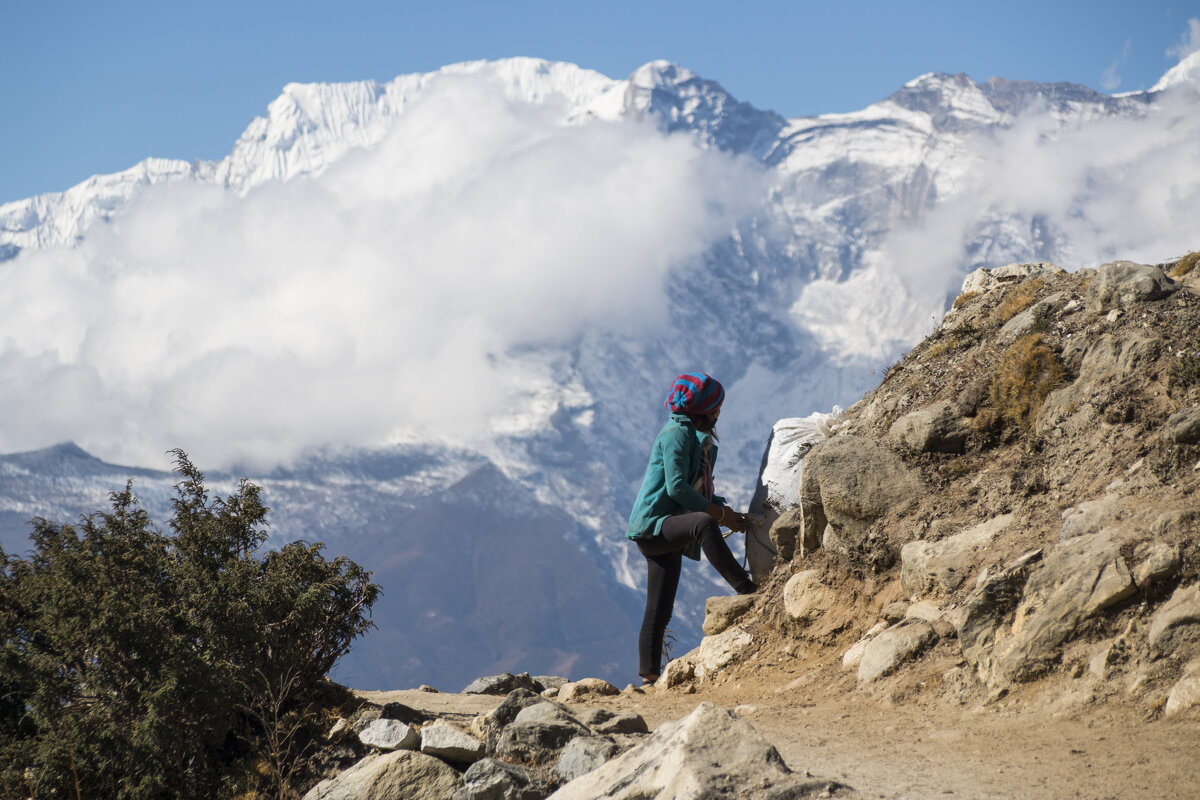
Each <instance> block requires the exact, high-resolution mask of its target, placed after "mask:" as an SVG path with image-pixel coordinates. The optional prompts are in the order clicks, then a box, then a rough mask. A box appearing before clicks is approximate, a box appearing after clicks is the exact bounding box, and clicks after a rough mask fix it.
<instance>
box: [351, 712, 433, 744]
mask: <svg viewBox="0 0 1200 800" xmlns="http://www.w3.org/2000/svg"><path fill="white" fill-rule="evenodd" d="M358 740H359V741H360V742H362V743H363V744H365V745H367V746H368V747H378V748H379V749H380V750H416V749H417V748H418V747H420V746H421V734H420V733H418V732H417V729H416V728H415V727H413V726H412V725H409V724H408V723H406V722H401V721H400V720H396V719H377V720H375V721H374V722H372V723H371V724H370V725H368V726H367V727H365V728H363V729H362V730H361V731H359V734H358Z"/></svg>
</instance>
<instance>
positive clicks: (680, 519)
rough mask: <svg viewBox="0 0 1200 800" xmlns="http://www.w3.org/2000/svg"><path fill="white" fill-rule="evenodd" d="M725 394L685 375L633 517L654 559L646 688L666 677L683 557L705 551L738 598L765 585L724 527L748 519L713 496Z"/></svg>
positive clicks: (645, 635)
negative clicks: (736, 553)
mask: <svg viewBox="0 0 1200 800" xmlns="http://www.w3.org/2000/svg"><path fill="white" fill-rule="evenodd" d="M724 400H725V390H724V388H722V387H721V384H720V382H718V381H717V380H716V379H715V378H712V377H710V376H708V375H705V374H703V373H688V374H686V375H680V376H679V377H678V378H677V379H676V380H675V384H674V385H673V386H672V387H671V392H670V394H668V395H667V402H666V406H667V409H668V410H669V411H670V412H671V417H670V419H669V420H667V424H666V425H664V426H663V429H662V430H661V431H659V434H658V438H656V439H655V440H654V448H653V450H652V451H651V453H650V463H649V465H647V467H646V477H645V478H644V479H643V480H642V488H641V491H639V492H638V497H637V501H636V502H635V503H634V505H633V513H632V514H630V515H629V527H628V529H627V530H626V532H625V537H626V538H627V539H631V540H633V542H634V543H635V544H636V545H637V548H638V550H640V551H641V553H642V555H644V556H645V557H646V614H645V616H644V617H643V618H642V630H641V634H640V635H639V636H638V673H639V674H640V675H641V676H642V683H643V685H645V684H650V683H654V682H655V681H656V680H658V677H659V674H660V673H661V672H662V663H661V661H662V648H663V634H664V633H665V632H666V629H667V622H668V621H670V619H671V612H672V611H673V610H674V607H675V590H676V589H677V588H678V587H679V573H680V571H681V570H682V568H683V561H682V556H684V555H686V556H687V557H688V558H691V559H694V560H696V561H699V560H700V551H701V550H703V551H704V555H705V556H707V557H708V562H709V563H710V564H712V565H713V566H714V567H716V570H717V572H719V573H720V574H721V577H722V578H724V579H725V580H726V581H728V583H729V585H730V586H732V587H733V589H734V591H736V592H737V593H738V594H750V593H751V592H754V591H757V589H758V587H757V586H756V585H755V584H754V581H752V580H751V579H750V575H749V574H748V573H747V572H746V570H744V569H742V567H741V565H740V564H738V562H737V559H736V558H734V557H733V553H731V552H729V546H728V545H726V544H725V539H724V537H722V536H721V528H720V526H721V525H724V526H725V527H727V528H729V529H730V530H734V531H743V532H744V531H745V530H746V527H747V522H746V518H745V517H744V516H743V515H742V514H739V513H738V512H736V511H734V510H733V509H731V508H729V507H728V506H726V505H725V499H724V498H723V497H720V496H718V495H715V494H713V477H712V476H713V472H712V468H713V464H714V463H715V462H716V460H717V435H716V432H715V431H714V430H713V428H714V427H715V426H716V424H717V418H718V417H719V416H720V415H721V403H722V402H723V401H724Z"/></svg>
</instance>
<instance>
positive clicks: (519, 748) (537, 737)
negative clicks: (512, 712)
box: [496, 701, 590, 764]
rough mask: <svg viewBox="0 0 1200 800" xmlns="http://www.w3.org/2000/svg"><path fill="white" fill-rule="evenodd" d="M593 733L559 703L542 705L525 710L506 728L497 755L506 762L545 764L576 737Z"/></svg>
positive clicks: (501, 735)
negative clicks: (505, 759) (506, 759)
mask: <svg viewBox="0 0 1200 800" xmlns="http://www.w3.org/2000/svg"><path fill="white" fill-rule="evenodd" d="M588 733H590V731H588V729H587V727H586V726H584V724H583V723H581V722H580V721H579V720H577V719H575V717H573V716H571V714H570V713H568V712H567V711H565V710H563V708H562V707H561V706H559V705H557V704H555V703H550V702H546V701H544V702H541V703H537V704H536V705H531V706H528V707H526V708H523V709H521V711H520V712H519V713H518V714H517V716H516V718H515V719H514V720H513V721H512V722H511V723H510V724H509V725H507V726H506V727H505V728H504V731H503V732H502V733H501V734H500V738H499V740H498V741H497V742H496V753H497V754H498V755H500V756H502V757H504V758H510V759H516V760H518V761H526V762H530V763H534V764H544V763H546V762H549V761H552V760H553V759H554V758H555V757H557V755H558V751H559V750H561V749H562V748H563V747H564V746H566V744H567V742H569V741H571V740H572V739H574V738H575V737H576V736H580V735H585V734H588Z"/></svg>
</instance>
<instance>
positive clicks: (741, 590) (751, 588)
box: [733, 578, 758, 594]
mask: <svg viewBox="0 0 1200 800" xmlns="http://www.w3.org/2000/svg"><path fill="white" fill-rule="evenodd" d="M733 590H734V591H735V592H737V593H738V594H754V593H755V592H757V591H758V584H757V583H755V582H754V581H752V580H751V579H749V578H746V580H744V581H742V582H741V583H739V584H738V585H737V586H735V587H734V589H733Z"/></svg>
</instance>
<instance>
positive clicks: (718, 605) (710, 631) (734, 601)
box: [701, 594, 754, 636]
mask: <svg viewBox="0 0 1200 800" xmlns="http://www.w3.org/2000/svg"><path fill="white" fill-rule="evenodd" d="M753 607H754V595H751V594H735V595H722V596H718V597H710V598H708V600H707V601H705V603H704V625H703V626H701V629H702V630H703V631H704V634H705V635H706V636H715V635H716V634H718V633H721V632H722V631H724V630H728V628H729V626H731V625H733V623H735V622H737V621H738V619H739V618H741V617H742V615H744V614H745V613H746V612H747V611H749V610H750V609H751V608H753Z"/></svg>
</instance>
